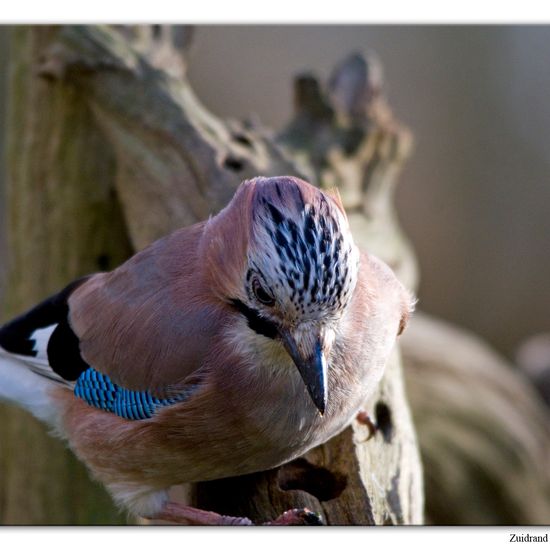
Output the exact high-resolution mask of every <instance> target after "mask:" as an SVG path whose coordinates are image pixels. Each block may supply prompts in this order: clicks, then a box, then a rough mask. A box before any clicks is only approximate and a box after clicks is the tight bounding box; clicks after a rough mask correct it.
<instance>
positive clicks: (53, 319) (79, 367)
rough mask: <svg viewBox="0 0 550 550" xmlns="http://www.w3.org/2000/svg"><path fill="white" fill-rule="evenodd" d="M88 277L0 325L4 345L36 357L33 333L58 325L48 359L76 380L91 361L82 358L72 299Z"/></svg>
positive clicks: (0, 341) (64, 375) (57, 370)
mask: <svg viewBox="0 0 550 550" xmlns="http://www.w3.org/2000/svg"><path fill="white" fill-rule="evenodd" d="M87 279H89V276H88V277H83V278H81V279H77V280H76V281H74V282H72V283H71V284H70V285H68V286H66V287H65V288H64V289H63V290H62V291H61V292H58V293H57V294H54V295H53V296H50V297H49V298H47V299H46V300H44V301H43V302H41V303H39V304H38V305H37V306H35V307H34V308H32V309H31V310H29V311H27V312H26V313H23V314H22V315H20V316H19V317H16V318H15V319H13V320H12V321H10V322H8V323H6V324H5V325H4V326H3V327H0V346H1V347H2V348H4V349H5V350H6V351H8V352H9V353H14V354H17V355H23V356H27V357H36V355H37V352H36V351H35V349H34V346H35V342H34V340H33V339H32V335H33V333H34V332H35V331H36V330H38V329H41V328H46V327H49V326H51V325H57V327H56V328H55V330H54V331H53V333H52V335H51V337H50V340H49V342H48V349H47V353H48V363H49V364H50V367H51V368H52V370H53V371H54V372H55V373H56V374H58V375H59V376H61V377H62V378H64V379H65V380H76V379H77V378H78V377H79V376H80V374H81V373H82V372H84V371H85V370H86V369H87V368H88V367H89V365H88V364H87V363H85V362H84V360H83V359H82V357H81V355H80V350H79V342H78V338H77V336H76V335H75V333H74V332H73V331H72V329H71V327H70V325H69V321H68V316H69V305H68V299H69V296H70V295H71V293H72V292H73V291H74V290H75V289H76V288H77V287H79V286H80V285H81V284H83V283H84V282H85V281H86V280H87Z"/></svg>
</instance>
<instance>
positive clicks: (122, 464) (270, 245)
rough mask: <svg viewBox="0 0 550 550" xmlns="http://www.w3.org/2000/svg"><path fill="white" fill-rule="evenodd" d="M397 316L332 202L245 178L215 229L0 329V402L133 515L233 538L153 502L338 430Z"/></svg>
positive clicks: (405, 294)
mask: <svg viewBox="0 0 550 550" xmlns="http://www.w3.org/2000/svg"><path fill="white" fill-rule="evenodd" d="M414 301H415V300H414V297H413V295H412V293H410V292H409V291H408V290H407V289H405V287H404V286H403V285H402V284H401V283H400V282H399V281H398V279H397V277H396V275H395V274H394V272H393V271H392V270H391V269H390V268H389V267H388V266H387V265H386V264H385V263H384V262H382V261H381V260H380V259H378V258H376V257H375V256H373V255H371V254H369V253H367V252H365V251H361V252H360V251H359V249H358V247H357V246H356V245H355V243H354V240H353V237H352V234H351V231H350V227H349V222H348V219H347V216H346V212H345V210H344V207H343V204H342V201H341V198H340V196H339V195H338V192H337V191H336V190H321V189H319V188H318V187H316V186H314V185H311V184H309V183H307V182H306V181H303V180H301V179H298V178H296V177H291V176H277V177H256V178H253V179H250V180H247V181H244V182H242V183H241V184H240V185H239V187H238V188H237V190H236V192H235V194H234V196H233V198H232V199H231V201H230V202H229V203H228V204H227V206H226V207H225V208H223V209H222V210H221V211H220V212H219V213H217V214H216V215H214V216H210V217H209V218H208V219H207V220H205V221H202V222H199V223H197V224H195V225H192V226H189V227H185V228H182V229H178V230H176V231H175V232H173V233H171V234H169V235H168V236H165V237H163V238H161V239H160V240H158V241H156V242H154V243H153V244H151V245H149V246H148V247H146V248H144V249H143V250H141V251H139V252H137V253H136V254H135V255H134V256H132V257H131V258H129V259H128V260H127V261H126V262H125V263H123V264H122V265H120V266H119V267H117V268H116V269H114V270H112V271H110V272H101V273H94V274H91V275H88V276H85V277H83V278H81V279H78V280H76V281H74V282H72V283H70V284H69V285H68V286H67V287H66V288H64V289H63V290H61V291H60V292H58V293H57V294H55V295H53V296H51V297H49V298H47V299H46V300H44V301H43V302H41V303H40V304H38V305H36V306H35V307H34V308H32V309H30V310H29V311H27V312H26V313H23V314H22V315H20V316H19V317H17V318H15V319H13V320H12V321H10V322H8V323H6V324H5V325H3V326H2V327H0V399H2V400H4V401H8V402H10V403H13V404H15V405H18V406H20V407H22V408H24V409H26V410H28V411H30V412H31V413H32V414H33V415H34V416H36V417H37V418H39V419H40V420H42V421H43V422H45V423H46V424H47V425H48V426H49V427H50V428H51V430H52V432H53V433H54V434H55V435H57V436H58V437H61V438H63V439H64V440H65V441H66V442H67V443H68V446H69V447H70V448H71V449H72V451H73V452H74V453H75V454H76V456H77V457H78V458H79V459H80V460H81V461H82V462H84V464H85V465H86V466H87V468H88V469H89V471H90V473H91V475H92V476H93V477H94V478H95V479H97V480H99V481H100V482H101V483H102V484H103V485H104V486H105V487H106V489H107V490H108V491H109V493H110V494H111V496H112V498H113V500H114V501H115V503H116V504H118V505H119V506H120V507H121V508H122V509H125V510H127V511H128V512H129V513H130V514H132V515H133V516H137V517H141V518H148V519H153V520H165V521H171V522H176V523H181V524H202V525H214V524H215V525H246V524H250V523H251V521H250V520H249V519H248V518H239V517H231V516H222V515H220V514H217V513H215V512H210V511H207V510H200V509H197V508H193V507H191V506H187V505H183V504H181V503H177V502H174V501H171V500H170V498H169V493H168V491H169V489H170V487H172V486H174V485H178V484H182V483H189V482H200V481H208V480H214V479H220V478H225V477H232V476H238V475H243V474H248V473H253V472H258V471H264V470H267V469H271V468H274V467H277V466H279V465H282V464H284V463H287V462H289V461H291V460H293V459H295V458H297V457H299V456H301V455H303V454H304V453H305V452H307V451H308V450H309V449H311V448H313V447H316V446H318V445H320V444H322V443H324V442H326V441H327V440H329V439H330V438H332V437H333V436H335V435H336V434H338V433H340V432H341V431H342V430H344V429H345V428H346V427H347V426H348V425H350V423H351V422H352V421H353V419H354V418H356V417H357V416H359V417H360V416H361V414H364V412H363V406H364V403H365V401H366V400H367V399H368V398H369V396H371V395H372V394H373V392H374V391H375V389H376V387H377V385H378V383H379V381H380V379H381V378H382V376H383V373H384V368H385V364H386V362H387V359H388V357H389V355H390V353H391V351H392V349H393V347H394V345H395V342H396V339H397V337H398V335H399V334H400V333H401V332H402V331H403V329H404V328H405V326H406V324H407V321H408V318H409V316H410V314H411V312H412V311H413V308H414ZM311 514H312V513H311V512H309V511H308V510H289V511H287V512H285V513H284V514H282V516H280V517H279V518H277V519H275V520H274V521H272V522H271V523H272V524H281V525H283V524H297V523H298V524H300V523H308V522H313V523H314V520H313V519H312V515H311Z"/></svg>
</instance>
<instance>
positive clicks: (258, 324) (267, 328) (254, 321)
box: [231, 300, 279, 339]
mask: <svg viewBox="0 0 550 550" xmlns="http://www.w3.org/2000/svg"><path fill="white" fill-rule="evenodd" d="M231 304H232V305H233V307H235V308H236V309H237V310H238V311H240V312H241V313H242V314H243V315H244V316H245V317H246V320H247V321H248V326H249V327H250V328H251V329H252V330H253V331H254V332H256V333H257V334H261V335H262V336H265V337H266V338H271V339H275V338H276V336H277V335H278V334H279V330H278V328H277V325H276V324H275V323H273V322H271V321H268V320H267V319H264V318H263V317H260V315H259V314H258V312H257V311H254V310H253V309H251V308H249V307H248V306H247V305H246V304H243V302H241V301H240V300H231Z"/></svg>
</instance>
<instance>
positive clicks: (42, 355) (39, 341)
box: [30, 323, 57, 362]
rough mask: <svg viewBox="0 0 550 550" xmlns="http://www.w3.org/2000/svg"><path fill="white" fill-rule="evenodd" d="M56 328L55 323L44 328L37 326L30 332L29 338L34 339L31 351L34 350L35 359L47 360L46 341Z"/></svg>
mask: <svg viewBox="0 0 550 550" xmlns="http://www.w3.org/2000/svg"><path fill="white" fill-rule="evenodd" d="M56 328H57V323H55V324H53V325H50V326H49V327H46V328H39V329H37V330H35V331H34V332H33V333H32V335H31V337H30V340H34V346H33V351H35V352H36V359H37V360H42V361H46V362H47V361H48V342H49V341H50V337H51V335H52V333H53V331H54V330H55V329H56Z"/></svg>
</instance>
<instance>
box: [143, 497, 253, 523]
mask: <svg viewBox="0 0 550 550" xmlns="http://www.w3.org/2000/svg"><path fill="white" fill-rule="evenodd" d="M147 519H154V520H160V521H168V522H170V523H178V524H180V525H254V524H253V523H252V521H250V520H249V519H248V518H239V517H233V516H222V515H221V514H217V513H216V512H207V511H206V510H199V509H198V508H193V507H192V506H186V505H184V504H179V503H178V502H167V503H166V504H165V505H164V507H163V508H162V510H161V511H160V512H158V513H157V514H155V515H154V516H151V517H149V518H147Z"/></svg>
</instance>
